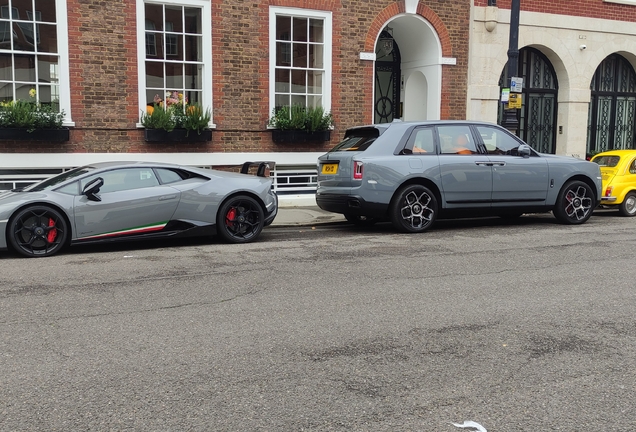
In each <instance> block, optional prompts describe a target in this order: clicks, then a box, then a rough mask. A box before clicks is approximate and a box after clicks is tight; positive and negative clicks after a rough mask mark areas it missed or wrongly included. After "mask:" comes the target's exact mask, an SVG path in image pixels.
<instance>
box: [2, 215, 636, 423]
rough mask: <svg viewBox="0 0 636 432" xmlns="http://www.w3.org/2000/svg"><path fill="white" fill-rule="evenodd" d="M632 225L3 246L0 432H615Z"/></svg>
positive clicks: (632, 338)
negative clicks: (63, 248) (13, 251)
mask: <svg viewBox="0 0 636 432" xmlns="http://www.w3.org/2000/svg"><path fill="white" fill-rule="evenodd" d="M635 226H636V219H628V218H622V217H619V216H616V215H615V214H609V213H607V212H598V213H596V214H595V216H593V217H592V219H590V221H589V222H588V223H586V224H584V225H582V226H563V225H559V224H557V223H556V222H555V220H554V219H553V218H552V217H551V216H549V215H543V216H525V217H523V218H521V219H518V220H515V221H503V220H500V219H486V220H478V221H475V220H469V221H444V222H440V223H439V224H438V225H437V226H436V229H434V230H433V231H431V232H428V233H426V234H422V235H403V234H397V233H395V232H394V231H393V230H392V228H391V226H390V225H388V224H380V225H376V226H375V227H373V228H367V229H358V228H354V227H352V226H350V225H345V224H339V225H330V226H318V227H316V228H315V229H312V228H311V227H308V228H275V227H270V228H267V229H266V230H265V231H264V233H263V236H262V239H261V241H259V242H257V243H254V244H249V245H243V246H235V245H224V244H220V243H218V242H216V241H212V242H208V241H202V240H197V241H181V242H172V243H162V244H158V243H150V244H144V245H118V246H101V247H82V248H75V249H71V250H70V251H68V252H66V253H64V254H61V255H58V256H54V257H51V258H46V259H23V258H18V257H17V256H14V255H9V254H6V253H2V254H0V287H1V288H0V371H2V373H1V374H0V430H1V431H86V430H95V431H103V430H117V431H119V430H135V431H442V432H445V431H449V432H450V431H461V430H462V429H459V428H456V427H455V426H453V425H452V423H453V422H454V423H462V422H463V421H465V420H469V421H474V422H477V423H479V424H481V425H482V426H483V427H484V428H486V429H487V431H488V432H494V431H595V432H596V431H633V430H635V429H636V410H635V409H634V406H636V394H635V390H634V383H635V382H636V364H635V360H636V318H635V317H634V310H636V282H634V280H635V279H634V276H633V275H634V256H636V236H635V234H634V233H635V230H634V227H635ZM464 430H466V429H464Z"/></svg>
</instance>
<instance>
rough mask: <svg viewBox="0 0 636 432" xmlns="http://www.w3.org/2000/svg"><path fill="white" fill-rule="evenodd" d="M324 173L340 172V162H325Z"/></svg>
mask: <svg viewBox="0 0 636 432" xmlns="http://www.w3.org/2000/svg"><path fill="white" fill-rule="evenodd" d="M321 173H322V174H338V164H323V165H322V171H321Z"/></svg>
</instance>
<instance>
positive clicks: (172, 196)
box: [159, 195, 177, 201]
mask: <svg viewBox="0 0 636 432" xmlns="http://www.w3.org/2000/svg"><path fill="white" fill-rule="evenodd" d="M176 197H177V196H176V195H164V196H160V197H159V201H167V200H171V199H175V198H176Z"/></svg>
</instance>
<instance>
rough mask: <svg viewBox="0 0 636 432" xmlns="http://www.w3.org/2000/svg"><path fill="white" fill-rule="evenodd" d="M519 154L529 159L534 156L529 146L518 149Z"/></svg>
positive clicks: (524, 145)
mask: <svg viewBox="0 0 636 432" xmlns="http://www.w3.org/2000/svg"><path fill="white" fill-rule="evenodd" d="M517 154H518V155H519V156H521V157H524V158H529V157H530V155H531V154H532V149H531V148H530V146H529V145H528V144H521V145H520V146H519V148H518V149H517Z"/></svg>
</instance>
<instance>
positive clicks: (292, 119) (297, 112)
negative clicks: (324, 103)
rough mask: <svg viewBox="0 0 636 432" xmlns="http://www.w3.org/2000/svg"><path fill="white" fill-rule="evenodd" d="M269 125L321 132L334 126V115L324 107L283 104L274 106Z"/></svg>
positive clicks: (283, 128) (281, 128)
mask: <svg viewBox="0 0 636 432" xmlns="http://www.w3.org/2000/svg"><path fill="white" fill-rule="evenodd" d="M267 125H268V126H269V127H270V128H272V129H280V130H304V131H306V132H321V131H327V130H330V129H331V128H332V127H333V117H332V116H331V113H328V112H325V110H324V108H322V107H315V108H313V107H304V106H301V105H293V106H292V107H291V108H290V107H288V106H282V107H277V108H274V110H273V111H272V116H271V117H270V119H269V121H268V122H267Z"/></svg>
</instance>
